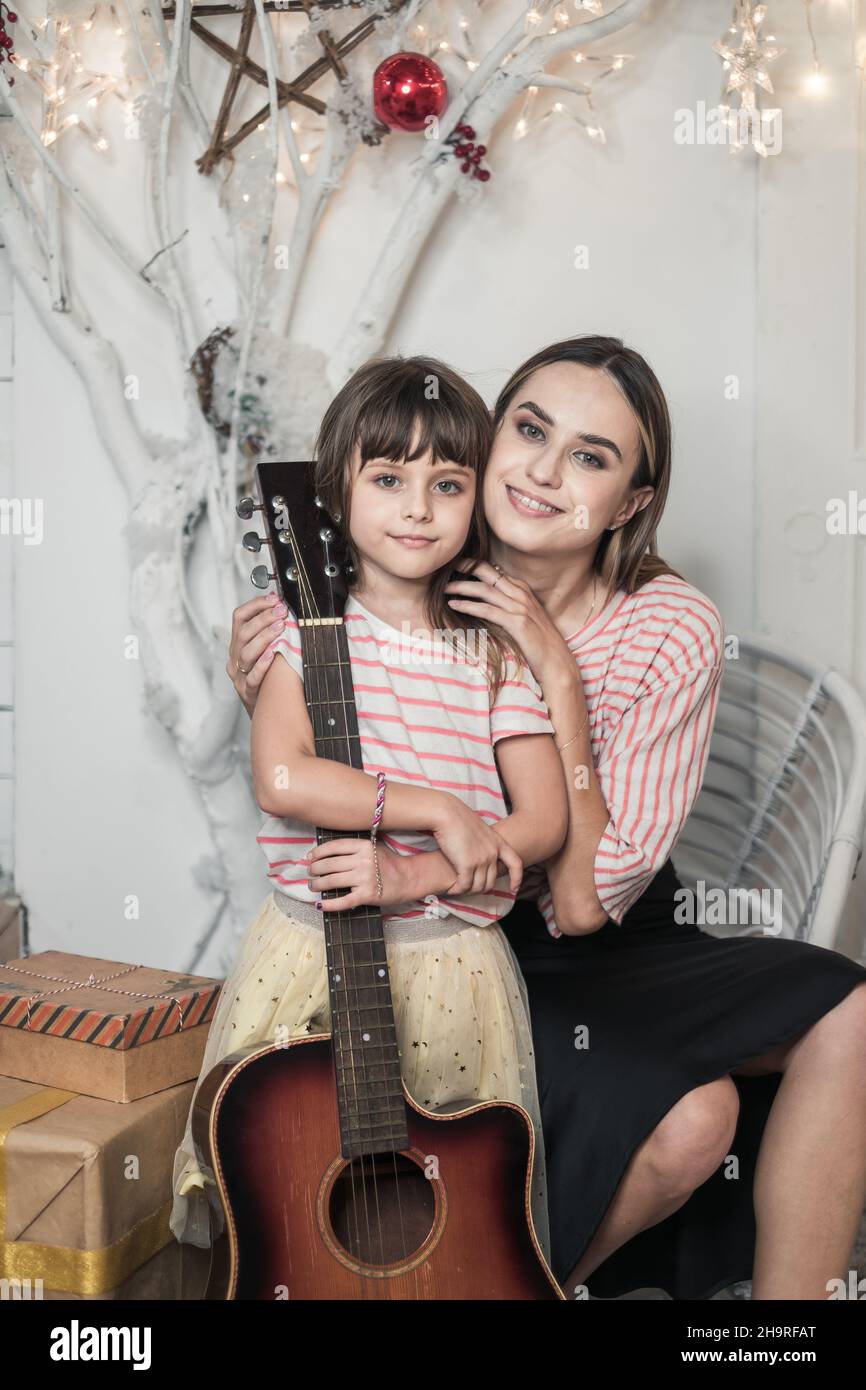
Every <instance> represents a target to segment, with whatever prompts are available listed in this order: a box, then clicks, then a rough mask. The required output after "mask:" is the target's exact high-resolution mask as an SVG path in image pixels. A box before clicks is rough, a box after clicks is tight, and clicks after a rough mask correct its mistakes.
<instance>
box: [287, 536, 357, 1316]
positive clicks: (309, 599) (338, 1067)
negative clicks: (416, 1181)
mask: <svg viewBox="0 0 866 1390" xmlns="http://www.w3.org/2000/svg"><path fill="white" fill-rule="evenodd" d="M290 535H291V539H292V547H293V551H294V558H295V565H296V569H297V572H298V576H299V579H298V585H299V590H300V594H301V599H302V603H305V605H306V614H305V615H306V616H307V617H316V616H319V614H318V609H317V606H316V602H315V596H314V593H313V587H312V584H311V583H310V580H309V576H308V574H307V571H306V564H305V562H304V559H303V556H302V554H301V549H300V546H299V545H298V544H297V538H296V537H295V535H294V532H293V531H291V528H290ZM319 633H320V629H319V627H318V626H317V625H314V626H312V627H311V628H308V630H307V638H308V641H309V644H310V647H311V648H312V651H313V658H314V660H313V663H312V666H313V672H314V673H315V675H314V683H315V687H316V689H315V696H314V699H313V711H312V714H313V720H312V722H313V732H314V734H315V733H316V732H317V726H318V732H319V734H320V735H321V734H322V732H323V730H322V726H321V712H322V710H323V709H324V708H325V706H326V704H327V700H325V701H323V700H322V698H321V679H322V676H321V673H322V670H323V669H324V670H325V672H327V668H323V667H322V665H321V656H322V654H323V653H322V650H321V646H320V641H319ZM324 679H325V693H326V696H327V674H325V677H324ZM322 833H323V834H324V833H326V832H322ZM308 868H309V865H308ZM338 925H339V923H338V922H334V921H333V918H332V920H331V922H330V923H327V924H326V923H325V922H324V920H323V923H322V927H323V930H324V931H325V933H326V936H325V940H326V960H327V954H328V953H327V942H328V940H329V939H330V944H331V960H330V966H331V971H332V974H333V975H336V973H337V967H338V965H339V970H340V982H341V983H342V981H344V980H345V979H346V964H345V948H344V943H343V941H342V937H341V938H340V939H339V941H338V939H337V935H336V927H337V926H338ZM338 945H339V947H340V958H339V961H338V959H337V946H338ZM337 983H338V982H337V981H336V980H334V981H333V995H334V1003H335V1005H337V1003H338V1001H337V994H338V991H337V988H336V985H337ZM331 1038H332V1048H333V1060H334V1067H335V1073H336V1075H337V1076H338V1077H339V1078H340V1084H339V1086H338V1090H340V1091H341V1092H342V1094H341V1095H340V1102H341V1114H342V1115H343V1116H344V1117H345V1118H346V1119H347V1120H348V1110H347V1106H348V1094H347V1087H346V1081H347V1069H346V1066H345V1063H344V1059H343V1044H344V1039H343V1028H342V1021H341V1019H340V1016H339V1008H338V1007H337V1008H335V1010H334V1011H333V1016H332V1020H331ZM338 1053H339V1064H338ZM348 1055H349V1062H350V1065H351V1072H352V1087H353V1090H354V1093H355V1108H356V1110H357V1108H358V1082H357V1076H356V1073H355V1053H354V1047H353V1045H352V1040H351V1037H350V1038H349V1048H348ZM348 1168H349V1183H350V1188H351V1193H352V1204H351V1212H352V1215H353V1216H354V1219H355V1246H356V1253H357V1254H358V1255H359V1256H360V1250H361V1230H360V1224H359V1220H360V1217H359V1212H360V1203H359V1202H358V1194H357V1191H356V1188H355V1168H354V1164H353V1162H352V1160H351V1159H350V1160H349V1163H348ZM361 1177H362V1193H363V1196H364V1212H365V1224H366V1227H367V1238H368V1243H369V1236H370V1221H369V1212H368V1211H367V1204H366V1180H365V1175H364V1172H363V1167H362V1173H361ZM349 1236H350V1239H351V1231H350V1232H349ZM358 1278H359V1281H360V1287H361V1298H363V1297H364V1293H365V1288H364V1283H363V1280H362V1277H361V1275H360V1272H359V1273H358Z"/></svg>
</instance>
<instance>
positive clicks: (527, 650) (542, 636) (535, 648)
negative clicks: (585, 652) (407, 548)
mask: <svg viewBox="0 0 866 1390" xmlns="http://www.w3.org/2000/svg"><path fill="white" fill-rule="evenodd" d="M454 568H455V569H461V570H470V571H471V572H472V574H473V576H475V577H474V578H472V579H452V580H451V581H450V582H449V583H448V584H446V585H445V593H446V595H448V596H449V607H450V608H452V609H453V610H454V612H455V613H471V614H472V616H473V617H476V618H486V619H487V620H488V622H491V623H496V624H498V626H499V627H501V628H502V629H503V631H505V632H507V633H508V635H509V637H513V638H514V641H515V642H516V643H517V644H518V646H519V647H520V649H521V651H522V652H523V654H524V656H525V657H526V661H527V664H528V666H529V668H530V670H531V671H532V674H533V675H534V676H535V679H536V680H537V681H538V683H539V685H540V686H541V687H542V689H543V688H544V679H545V677H546V676H547V677H549V676H551V675H553V674H556V673H559V672H562V673H563V674H567V675H570V676H573V674H574V671H575V669H576V668H575V660H574V655H573V653H572V652H571V651H570V650H569V648H568V644H567V643H566V641H565V638H564V637H563V636H562V634H561V633H560V631H559V629H558V628H557V627H556V624H555V623H554V622H553V621H552V620H551V619H550V617H549V616H548V614H547V611H546V610H545V608H544V607H543V606H542V604H540V603H539V601H538V599H537V598H536V597H535V594H534V593H533V592H532V590H531V589H530V587H529V585H528V584H527V583H526V581H525V580H523V579H512V577H511V575H508V574H498V573H497V571H496V570H495V569H494V567H493V565H489V564H488V563H487V561H486V560H480V561H479V560H471V559H462V560H456V561H455V562H454ZM494 586H495V587H494Z"/></svg>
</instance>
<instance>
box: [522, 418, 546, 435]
mask: <svg viewBox="0 0 866 1390" xmlns="http://www.w3.org/2000/svg"><path fill="white" fill-rule="evenodd" d="M517 428H518V430H519V432H520V433H521V434H523V435H524V436H525V437H526V438H527V439H543V438H544V431H543V430H540V429H539V428H538V426H537V425H535V424H533V422H532V421H531V420H521V421H520V422H519V423H518V426H517ZM527 430H535V433H534V434H527V433H526V431H527Z"/></svg>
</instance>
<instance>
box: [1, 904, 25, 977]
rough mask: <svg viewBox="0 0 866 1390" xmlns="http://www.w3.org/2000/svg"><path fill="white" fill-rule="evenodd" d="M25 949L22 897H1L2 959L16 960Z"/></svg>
mask: <svg viewBox="0 0 866 1390" xmlns="http://www.w3.org/2000/svg"><path fill="white" fill-rule="evenodd" d="M23 950H24V908H23V907H22V904H21V899H20V898H0V961H4V960H15V959H16V958H17V957H18V956H20V955H21V952H22V951H23Z"/></svg>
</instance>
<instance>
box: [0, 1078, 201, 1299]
mask: <svg viewBox="0 0 866 1390" xmlns="http://www.w3.org/2000/svg"><path fill="white" fill-rule="evenodd" d="M77 1095H78V1092H77V1091H61V1090H58V1089H57V1088H56V1087H53V1086H46V1087H44V1088H42V1089H41V1090H39V1091H36V1092H34V1093H33V1094H32V1095H29V1096H25V1097H24V1099H23V1100H18V1101H15V1102H13V1104H12V1105H6V1106H3V1107H0V1278H2V1279H30V1280H33V1279H41V1280H42V1281H43V1285H44V1288H46V1289H50V1290H52V1291H55V1290H56V1291H57V1292H63V1293H76V1294H101V1293H108V1292H109V1291H110V1290H111V1289H114V1288H116V1287H117V1285H118V1284H122V1283H123V1281H124V1279H127V1278H129V1276H130V1274H133V1273H134V1272H135V1270H136V1269H138V1267H139V1265H142V1264H144V1262H145V1260H149V1259H150V1258H151V1256H152V1255H156V1254H157V1253H158V1251H160V1250H162V1248H163V1246H165V1245H168V1243H169V1241H170V1240H173V1239H174V1237H173V1235H172V1232H171V1228H170V1226H169V1224H168V1220H169V1216H170V1214H171V1199H169V1200H168V1201H167V1202H166V1203H165V1205H164V1206H162V1207H160V1208H159V1210H158V1211H155V1212H153V1213H152V1214H151V1215H150V1216H146V1217H144V1218H143V1219H142V1220H141V1221H139V1222H138V1223H137V1225H135V1226H133V1228H132V1230H131V1231H127V1233H126V1235H125V1236H122V1237H121V1238H120V1240H117V1241H115V1242H114V1244H113V1245H106V1246H105V1247H104V1248H103V1249H102V1250H79V1249H76V1248H75V1247H74V1246H70V1245H40V1244H38V1243H37V1242H35V1241H29V1240H7V1239H6V1136H7V1135H8V1134H9V1132H10V1131H11V1130H13V1129H14V1128H15V1126H16V1125H21V1124H25V1123H26V1122H27V1121H28V1120H36V1119H38V1118H39V1116H40V1115H47V1114H48V1113H49V1112H50V1111H51V1110H56V1109H57V1108H58V1107H59V1106H61V1105H65V1104H66V1102H67V1101H70V1100H75V1098H76V1096H77Z"/></svg>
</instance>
